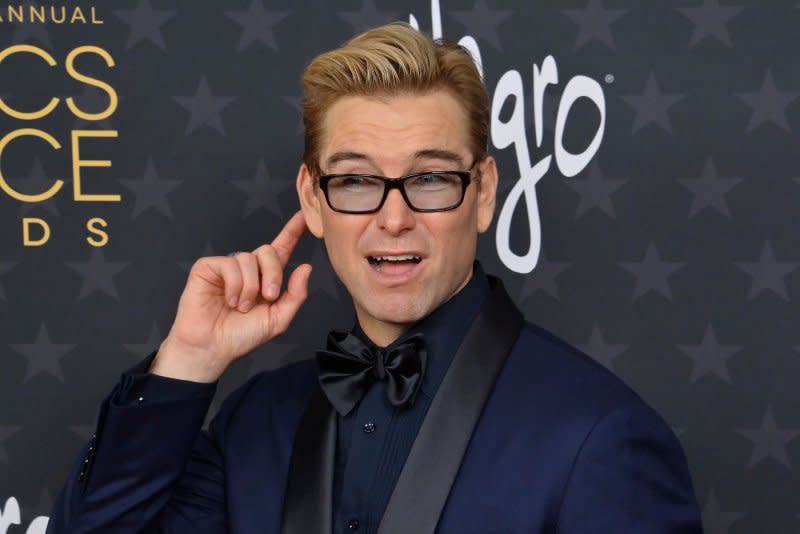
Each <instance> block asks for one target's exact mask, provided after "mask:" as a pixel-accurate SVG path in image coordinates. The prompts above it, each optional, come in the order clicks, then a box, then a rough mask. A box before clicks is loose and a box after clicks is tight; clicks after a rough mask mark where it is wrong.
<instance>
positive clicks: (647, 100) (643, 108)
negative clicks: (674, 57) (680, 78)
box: [621, 72, 686, 134]
mask: <svg viewBox="0 0 800 534" xmlns="http://www.w3.org/2000/svg"><path fill="white" fill-rule="evenodd" d="M685 96H686V95H684V94H681V93H665V92H663V91H662V90H661V88H660V87H659V85H658V82H657V81H656V75H655V73H654V72H651V73H650V75H649V76H648V77H647V81H646V82H645V85H644V90H643V91H642V94H641V95H622V96H621V98H622V99H623V100H624V101H625V102H626V103H627V104H628V105H629V106H631V107H632V108H633V109H634V111H635V112H636V116H635V117H634V119H633V127H632V131H631V134H635V133H636V132H638V131H639V130H641V129H642V128H644V127H645V126H647V125H649V124H655V125H657V126H660V127H661V128H663V129H664V130H665V131H667V132H669V133H672V121H671V120H670V118H669V110H670V108H671V107H672V106H674V105H675V104H676V103H678V102H679V101H680V100H682V99H683V98H684V97H685Z"/></svg>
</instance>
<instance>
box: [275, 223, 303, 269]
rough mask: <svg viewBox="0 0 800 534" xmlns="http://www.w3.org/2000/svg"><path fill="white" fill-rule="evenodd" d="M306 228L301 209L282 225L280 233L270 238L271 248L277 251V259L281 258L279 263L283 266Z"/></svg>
mask: <svg viewBox="0 0 800 534" xmlns="http://www.w3.org/2000/svg"><path fill="white" fill-rule="evenodd" d="M307 228H308V226H306V218H305V217H304V216H303V212H302V210H298V211H297V213H295V214H294V215H293V216H292V218H291V219H289V221H288V222H287V223H286V225H284V227H283V229H282V230H281V231H280V233H279V234H278V235H277V236H275V239H273V240H272V248H273V249H275V252H277V253H278V259H280V260H281V265H282V266H283V267H284V268H285V267H286V264H287V263H289V257H290V256H291V255H292V251H294V247H295V246H296V245H297V242H298V241H300V238H301V237H302V236H303V234H304V233H305V231H306V229H307Z"/></svg>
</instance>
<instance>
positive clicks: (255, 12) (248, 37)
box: [225, 0, 289, 52]
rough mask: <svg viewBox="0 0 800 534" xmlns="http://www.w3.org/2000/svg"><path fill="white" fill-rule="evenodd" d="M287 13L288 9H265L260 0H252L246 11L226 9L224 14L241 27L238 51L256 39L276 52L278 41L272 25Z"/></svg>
mask: <svg viewBox="0 0 800 534" xmlns="http://www.w3.org/2000/svg"><path fill="white" fill-rule="evenodd" d="M288 15H289V12H288V11H267V10H265V9H264V4H262V3H261V0H253V1H252V2H250V7H249V8H248V9H247V11H226V12H225V16H227V17H228V18H231V19H233V20H235V21H236V23H237V24H239V25H240V26H241V27H242V37H241V39H239V52H241V51H242V50H244V49H245V48H247V47H248V46H250V45H251V44H253V43H254V42H256V41H260V42H261V43H263V44H265V45H267V46H268V47H270V48H272V49H273V50H275V51H276V52H277V51H278V43H277V42H276V41H275V33H274V31H273V30H272V27H273V26H275V25H276V24H278V23H279V22H280V21H282V20H283V19H285V18H286V17H287V16H288Z"/></svg>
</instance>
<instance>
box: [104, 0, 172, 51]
mask: <svg viewBox="0 0 800 534" xmlns="http://www.w3.org/2000/svg"><path fill="white" fill-rule="evenodd" d="M114 14H115V15H116V16H117V17H118V18H120V19H121V20H122V21H123V22H124V23H125V24H127V25H128V26H129V27H130V31H129V33H128V40H127V42H126V43H125V48H126V49H130V48H132V47H134V46H136V45H137V44H139V43H141V42H143V41H149V42H151V43H153V44H154V45H156V46H157V47H158V48H160V49H161V50H164V51H166V50H167V46H166V44H164V35H163V34H162V33H161V27H162V26H163V25H164V24H166V23H167V21H169V20H170V19H171V18H173V17H174V16H175V15H176V14H177V11H175V10H166V9H163V10H162V9H153V7H152V6H151V5H150V0H139V3H138V4H137V5H136V7H135V8H134V9H117V10H115V11H114Z"/></svg>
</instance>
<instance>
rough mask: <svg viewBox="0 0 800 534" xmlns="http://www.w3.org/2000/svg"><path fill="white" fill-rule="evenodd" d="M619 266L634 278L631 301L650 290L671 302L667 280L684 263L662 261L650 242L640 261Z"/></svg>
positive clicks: (670, 292) (654, 246)
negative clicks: (634, 285)
mask: <svg viewBox="0 0 800 534" xmlns="http://www.w3.org/2000/svg"><path fill="white" fill-rule="evenodd" d="M620 265H621V266H622V268H624V269H625V270H626V271H628V272H629V273H631V274H633V275H634V276H635V277H636V289H634V291H633V297H632V299H631V300H636V299H638V298H639V297H641V296H642V295H644V294H645V293H647V292H648V291H650V290H654V291H656V292H658V293H661V295H663V296H664V297H665V298H667V299H668V300H672V290H670V288H669V283H668V282H667V279H668V278H669V277H670V276H671V275H672V273H674V272H675V271H677V270H678V269H680V268H681V267H683V265H684V263H682V262H674V261H662V260H661V256H659V254H658V250H657V249H656V245H655V243H653V242H651V243H650V244H649V245H647V252H646V253H645V256H644V259H643V260H642V261H640V262H626V263H620Z"/></svg>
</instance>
